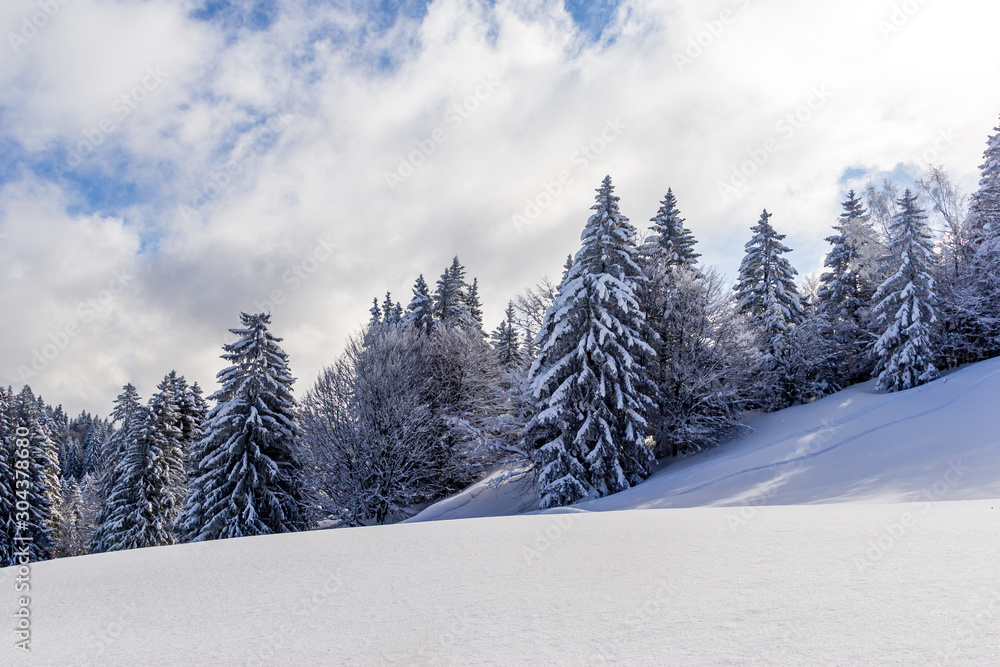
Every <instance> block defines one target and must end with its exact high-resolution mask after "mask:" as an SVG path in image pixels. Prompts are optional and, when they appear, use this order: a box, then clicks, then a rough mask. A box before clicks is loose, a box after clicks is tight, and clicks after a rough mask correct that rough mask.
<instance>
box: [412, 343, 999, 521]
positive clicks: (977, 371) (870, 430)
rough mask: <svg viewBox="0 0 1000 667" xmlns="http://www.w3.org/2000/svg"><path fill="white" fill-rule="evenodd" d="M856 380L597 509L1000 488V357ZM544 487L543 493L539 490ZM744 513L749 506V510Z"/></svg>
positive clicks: (508, 503)
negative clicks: (897, 385) (893, 384)
mask: <svg viewBox="0 0 1000 667" xmlns="http://www.w3.org/2000/svg"><path fill="white" fill-rule="evenodd" d="M873 388H874V383H873V382H868V383H865V384H861V385H856V386H854V387H851V388H849V389H846V390H844V391H842V392H839V393H837V394H834V395H832V396H828V397H826V398H823V399H821V400H818V401H816V402H814V403H810V404H809V405H800V406H795V407H792V408H788V409H786V410H782V411H780V412H776V413H773V414H769V415H762V416H760V417H758V418H757V419H755V420H753V421H751V422H750V426H751V427H752V428H753V431H752V432H751V433H749V434H748V435H745V436H743V437H741V438H738V439H737V440H735V441H733V442H729V443H725V444H723V445H721V446H719V447H717V448H716V449H713V450H711V451H708V452H703V453H701V454H698V455H695V456H692V457H690V458H688V459H682V460H678V461H670V462H668V463H667V464H666V465H665V467H664V468H663V469H661V470H660V471H659V472H658V473H656V474H654V475H652V476H651V477H650V478H649V479H648V480H646V481H645V482H643V483H642V484H640V485H639V486H637V487H634V488H632V489H630V490H628V491H625V492H622V493H619V494H616V495H613V496H609V497H607V498H602V499H600V500H594V501H590V502H585V503H581V504H579V505H577V506H576V507H578V508H580V509H585V510H587V511H601V510H623V509H645V508H667V507H703V506H704V507H713V506H730V505H765V504H766V505H797V504H811V503H840V502H881V503H893V502H913V501H918V500H975V499H988V498H1000V398H998V397H1000V358H997V359H991V360H989V361H984V362H982V363H979V364H973V365H971V366H967V367H965V368H961V369H959V370H956V371H954V372H953V373H950V374H949V375H947V376H946V377H944V378H941V379H939V380H936V381H934V382H931V383H929V384H926V385H923V386H921V387H917V388H915V389H911V390H908V391H904V392H897V393H894V394H876V393H874V391H873ZM531 493H532V489H530V488H529V487H528V486H527V485H526V484H524V483H523V482H520V483H518V484H516V485H511V486H509V487H508V486H502V487H500V488H499V489H493V488H489V486H488V485H485V484H482V483H481V484H479V485H476V486H474V487H472V488H471V489H469V490H467V491H466V492H464V493H463V494H459V495H458V496H457V497H455V498H449V499H447V500H445V501H443V502H441V503H438V504H436V505H433V506H431V507H429V508H427V509H426V510H424V511H423V512H422V513H421V514H419V515H417V516H416V517H414V518H413V519H412V520H411V521H421V520H428V519H451V518H456V519H457V518H468V517H474V516H496V515H500V514H514V513H517V512H518V511H524V509H525V508H528V509H532V508H530V507H528V506H527V503H528V502H529V501H530V494H531ZM536 493H537V492H536ZM744 513H746V511H744Z"/></svg>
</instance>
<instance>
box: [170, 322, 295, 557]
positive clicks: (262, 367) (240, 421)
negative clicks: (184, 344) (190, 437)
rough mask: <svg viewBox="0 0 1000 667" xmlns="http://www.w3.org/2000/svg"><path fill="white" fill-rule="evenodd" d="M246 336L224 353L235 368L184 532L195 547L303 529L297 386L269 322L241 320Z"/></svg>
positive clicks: (224, 387) (222, 392) (205, 449)
mask: <svg viewBox="0 0 1000 667" xmlns="http://www.w3.org/2000/svg"><path fill="white" fill-rule="evenodd" d="M240 319H241V321H242V324H243V327H242V328H240V329H231V330H230V331H231V332H232V333H233V334H235V335H236V336H238V337H239V340H237V341H236V342H235V343H230V344H227V345H225V346H224V348H223V349H224V350H225V352H226V353H225V354H224V355H222V358H223V359H225V360H226V361H227V362H229V363H230V366H229V367H228V368H225V369H224V370H222V371H220V372H219V374H218V376H217V377H218V380H219V383H220V385H221V388H220V389H219V390H218V391H217V392H215V394H213V395H212V396H211V397H210V398H211V399H212V400H215V401H217V404H216V406H215V407H214V408H212V410H211V411H210V412H209V414H208V419H207V426H206V428H207V432H206V434H205V437H204V438H203V439H202V440H201V442H200V443H199V444H198V446H197V448H196V454H197V456H198V460H197V462H196V463H195V471H196V472H195V474H196V477H195V479H193V480H192V481H191V484H190V487H191V488H190V492H189V494H188V497H187V500H186V502H185V505H184V508H183V510H182V512H181V516H180V517H179V518H178V529H179V532H180V533H181V535H183V536H184V537H185V538H186V539H187V540H188V541H201V540H211V539H222V538H229V537H242V536H248V535H262V534H269V533H282V532H290V531H299V530H304V529H305V528H306V527H307V521H306V517H305V514H304V513H305V510H306V506H305V502H306V498H305V491H304V489H303V483H302V479H303V477H302V468H301V462H300V460H299V458H298V447H299V445H298V437H299V433H298V426H297V425H296V423H295V409H296V402H295V399H294V397H293V396H292V390H291V388H292V384H293V383H294V382H295V379H294V378H293V377H292V375H291V372H290V371H289V368H288V355H287V354H285V352H284V351H283V350H282V349H281V347H280V346H279V345H278V343H280V342H281V339H280V338H278V337H276V336H274V335H273V334H272V333H271V332H270V331H268V325H269V324H270V321H271V318H270V315H267V314H264V313H259V314H256V315H248V314H246V313H241V315H240Z"/></svg>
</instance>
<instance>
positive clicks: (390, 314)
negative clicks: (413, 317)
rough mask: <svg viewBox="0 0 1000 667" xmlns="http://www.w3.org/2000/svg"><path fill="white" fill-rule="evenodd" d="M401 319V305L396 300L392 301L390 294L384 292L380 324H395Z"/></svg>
mask: <svg viewBox="0 0 1000 667" xmlns="http://www.w3.org/2000/svg"><path fill="white" fill-rule="evenodd" d="M402 321H403V306H402V305H400V304H399V303H398V302H397V303H393V300H392V294H390V293H389V292H386V293H385V300H384V301H383V302H382V324H385V325H388V326H395V325H397V324H399V323H400V322H402Z"/></svg>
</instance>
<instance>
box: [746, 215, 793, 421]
mask: <svg viewBox="0 0 1000 667" xmlns="http://www.w3.org/2000/svg"><path fill="white" fill-rule="evenodd" d="M770 218H771V214H770V213H768V212H767V210H766V209H765V210H764V212H763V213H762V214H761V216H760V220H758V221H757V224H756V225H754V226H753V228H752V230H751V231H752V232H753V238H751V239H750V241H748V242H747V244H746V246H745V248H746V255H744V257H743V261H742V263H741V264H740V276H739V280H738V281H737V283H736V285H735V286H734V290H735V291H736V303H737V308H738V312H739V313H740V314H741V315H744V316H745V317H747V318H748V320H749V321H750V326H751V329H752V330H753V331H754V332H755V333H756V334H757V336H758V338H759V340H760V345H761V350H762V352H763V356H762V358H761V367H760V375H759V379H760V380H761V383H762V394H763V398H764V400H763V404H764V406H765V407H767V408H768V409H772V410H777V409H780V408H783V407H786V406H788V405H790V404H791V401H792V400H794V399H793V396H794V394H795V387H794V385H793V382H794V370H793V369H791V368H790V367H789V364H788V358H787V354H786V352H787V350H786V348H787V344H788V341H787V336H788V332H789V329H790V328H791V327H793V326H795V325H796V324H798V323H799V322H801V321H802V319H803V317H804V316H805V312H804V310H803V306H802V297H801V296H800V295H799V291H798V288H797V287H796V285H795V276H796V275H797V274H798V272H797V271H796V270H795V269H794V268H793V267H792V265H791V264H790V263H789V261H788V259H787V258H785V257H783V255H784V254H785V253H787V252H791V248H789V247H788V246H786V245H784V244H783V243H782V242H781V241H782V240H783V239H784V238H785V235H784V234H779V233H778V232H777V231H775V229H774V227H773V226H771V222H770Z"/></svg>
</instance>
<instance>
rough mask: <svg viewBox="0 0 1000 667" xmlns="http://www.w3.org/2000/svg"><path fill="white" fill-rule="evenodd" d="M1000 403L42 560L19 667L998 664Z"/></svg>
mask: <svg viewBox="0 0 1000 667" xmlns="http://www.w3.org/2000/svg"><path fill="white" fill-rule="evenodd" d="M998 390H1000V360H994V361H990V362H985V363H983V364H978V365H976V366H971V367H968V368H965V369H962V370H960V371H958V372H955V373H953V374H951V375H949V376H948V378H947V382H945V381H944V380H939V381H937V382H935V383H932V384H930V385H927V386H925V387H922V388H919V389H916V390H911V391H908V392H903V393H900V394H895V395H891V396H879V395H874V394H871V393H870V388H869V387H866V386H862V387H857V388H853V389H850V390H848V391H845V392H841V393H840V394H837V395H836V396H832V397H829V398H827V399H825V400H824V401H819V402H816V403H814V404H811V405H808V406H800V407H796V408H792V409H790V410H786V411H783V412H781V413H777V414H775V415H769V416H764V417H761V418H760V419H758V420H757V421H756V423H755V424H754V426H755V429H756V430H755V431H754V433H752V434H751V435H748V436H746V437H744V438H742V439H740V440H738V441H735V442H733V443H729V444H727V445H726V446H724V447H720V448H718V449H716V450H715V451H713V452H712V453H711V455H709V456H699V457H694V458H692V459H689V460H685V461H682V462H680V463H677V464H673V465H670V466H668V467H666V468H665V469H663V470H662V471H660V472H659V473H658V474H657V475H655V476H654V477H652V478H650V480H648V481H647V482H645V483H644V484H642V485H640V486H639V487H637V488H635V489H633V490H631V491H629V492H626V493H622V494H619V495H617V496H612V497H610V498H606V499H602V500H598V501H592V502H589V503H584V504H581V505H579V506H577V507H575V508H568V509H564V510H562V511H561V512H555V513H546V514H529V515H522V516H493V517H491V518H478V519H467V520H455V521H424V522H419V523H410V524H402V525H395V526H386V527H380V528H361V529H343V530H327V531H315V532H311V533H302V534H289V535H274V536H266V537H257V538H244V539H239V540H225V541H220V542H214V543H209V544H199V545H182V546H175V547H163V548H156V549H141V550H137V551H132V552H125V553H113V554H100V555H95V556H84V557H80V558H71V559H65V560H61V561H55V562H47V563H38V564H35V565H32V566H31V574H30V577H31V586H32V591H31V602H30V609H31V613H32V617H31V623H32V644H31V647H32V652H31V654H30V655H25V654H23V653H22V652H20V651H17V650H16V649H15V648H14V647H13V646H14V641H15V640H14V636H13V632H12V631H11V630H8V640H7V641H5V642H3V643H2V645H0V664H2V665H143V666H144V667H146V666H154V665H296V666H302V665H333V664H352V665H380V664H401V665H409V664H419V665H424V664H426V665H438V664H448V665H468V664H489V665H553V664H556V665H577V664H583V665H587V664H609V663H611V664H628V665H662V664H692V665H745V664H789V665H814V664H815V665H819V664H824V665H825V664H852V665H853V664H879V665H882V664H889V665H894V664H898V665H904V664H963V665H965V664H973V665H998V664H1000V568H998V567H997V563H998V562H1000V503H998V502H997V501H996V500H992V499H993V498H1000V488H998V485H997V482H998V480H1000V465H998V459H1000V455H998V452H997V449H998V445H997V442H998V436H997V435H996V434H997V433H1000V431H998V429H997V426H998V425H1000V423H998V422H1000V415H998V411H997V409H996V407H995V405H994V404H995V402H996V397H997V396H1000V393H998ZM528 497H530V493H529V491H528V490H525V489H523V488H520V487H515V486H509V487H501V488H500V489H498V490H495V489H492V488H490V487H489V486H488V485H479V486H477V487H473V488H472V489H470V490H469V491H467V492H466V493H464V494H460V495H459V496H457V497H456V498H452V499H449V501H447V502H446V503H444V504H439V505H438V506H435V507H437V509H435V508H434V507H432V508H428V510H425V513H424V514H423V515H422V516H423V517H424V518H426V517H427V516H432V515H433V513H434V512H437V517H438V518H445V517H449V516H450V517H454V516H455V515H457V514H461V513H465V514H467V515H468V514H470V513H474V512H476V511H484V512H485V511H488V512H491V513H494V514H496V513H500V512H501V511H503V510H504V508H510V509H511V511H520V510H522V509H523V507H522V506H523V504H524V502H525V499H526V498H528ZM931 500H933V501H934V502H931ZM845 501H846V502H845ZM859 501H863V502H859ZM890 501H891V502H890ZM698 504H701V505H705V507H694V505H698ZM671 506H673V507H672V508H671ZM638 508H644V511H641V512H640V511H632V510H634V509H638ZM596 510H606V511H596ZM613 510H620V511H613ZM15 576H16V571H15V569H13V568H6V569H4V570H0V591H7V594H6V595H5V596H0V605H3V611H4V612H5V613H7V614H12V613H13V611H14V608H15V604H16V600H17V597H18V595H17V594H16V593H15V592H14V577H15ZM10 618H12V617H11V616H8V619H10ZM8 628H12V623H11V622H8Z"/></svg>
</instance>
